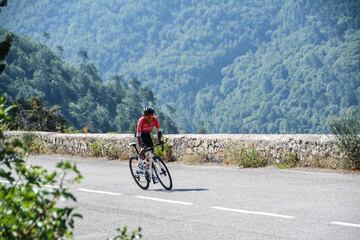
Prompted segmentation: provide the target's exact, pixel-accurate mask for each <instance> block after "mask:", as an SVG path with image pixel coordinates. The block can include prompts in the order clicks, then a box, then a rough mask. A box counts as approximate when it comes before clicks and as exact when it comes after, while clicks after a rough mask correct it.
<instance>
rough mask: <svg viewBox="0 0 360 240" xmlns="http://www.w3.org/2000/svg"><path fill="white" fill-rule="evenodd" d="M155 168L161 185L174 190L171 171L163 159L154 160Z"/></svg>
mask: <svg viewBox="0 0 360 240" xmlns="http://www.w3.org/2000/svg"><path fill="white" fill-rule="evenodd" d="M153 168H154V171H155V174H156V176H157V177H158V178H159V182H160V184H161V185H162V186H163V187H164V188H165V189H166V190H171V189H172V180H171V175H170V172H169V169H168V168H167V167H166V165H165V163H164V162H163V160H161V158H159V157H154V158H153Z"/></svg>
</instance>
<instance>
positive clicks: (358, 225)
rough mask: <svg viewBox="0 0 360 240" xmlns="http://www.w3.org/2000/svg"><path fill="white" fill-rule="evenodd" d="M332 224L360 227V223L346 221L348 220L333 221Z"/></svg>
mask: <svg viewBox="0 0 360 240" xmlns="http://www.w3.org/2000/svg"><path fill="white" fill-rule="evenodd" d="M331 224H335V225H341V226H347V227H358V228H360V224H355V223H346V222H331Z"/></svg>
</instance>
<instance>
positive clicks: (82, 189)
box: [77, 188, 123, 196]
mask: <svg viewBox="0 0 360 240" xmlns="http://www.w3.org/2000/svg"><path fill="white" fill-rule="evenodd" d="M77 190H79V191H83V192H90V193H100V194H108V195H117V196H120V195H123V194H122V193H116V192H105V191H98V190H91V189H86V188H78V189H77Z"/></svg>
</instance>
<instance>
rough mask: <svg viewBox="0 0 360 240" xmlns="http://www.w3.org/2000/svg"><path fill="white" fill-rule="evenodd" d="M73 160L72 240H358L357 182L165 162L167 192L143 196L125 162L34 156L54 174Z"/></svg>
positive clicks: (330, 175)
mask: <svg viewBox="0 0 360 240" xmlns="http://www.w3.org/2000/svg"><path fill="white" fill-rule="evenodd" d="M62 159H67V160H70V161H75V162H76V163H77V166H78V168H79V169H80V171H81V173H82V175H83V176H84V177H85V178H84V180H83V181H82V182H81V183H80V184H75V185H71V186H70V188H71V189H72V192H73V193H74V194H75V196H76V197H77V200H78V202H77V204H76V205H77V211H78V212H80V213H81V214H82V215H83V217H84V218H83V219H80V220H77V224H76V230H75V239H107V238H110V237H113V236H114V235H115V229H116V228H118V227H120V226H122V225H128V227H129V229H135V228H136V227H138V226H141V227H142V234H143V239H174V240H176V239H217V240H218V239H304V240H305V239H306V240H309V239H317V240H318V239H324V240H329V239H341V240H344V239H354V240H358V239H360V175H359V174H344V173H342V174H340V173H335V172H323V171H318V170H317V171H311V172H308V171H309V170H299V169H292V170H284V171H283V170H279V169H276V168H273V167H268V168H260V169H240V168H235V167H223V166H191V165H183V164H180V163H168V167H169V169H170V172H171V174H172V177H173V182H174V186H173V190H172V191H171V192H169V191H165V190H162V188H161V185H160V184H156V185H150V188H149V190H147V191H144V190H141V189H140V188H139V187H138V186H137V185H136V184H135V182H134V180H133V179H132V177H131V175H130V171H129V167H128V162H127V161H119V160H113V161H109V160H104V159H89V158H87V159H85V158H78V157H67V156H54V155H52V156H32V157H30V158H29V162H30V163H31V164H36V165H41V166H44V167H46V168H49V169H52V168H53V167H54V166H55V163H56V162H58V161H60V160H62Z"/></svg>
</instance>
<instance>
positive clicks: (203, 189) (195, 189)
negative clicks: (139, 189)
mask: <svg viewBox="0 0 360 240" xmlns="http://www.w3.org/2000/svg"><path fill="white" fill-rule="evenodd" d="M150 191H155V192H201V191H209V189H207V188H177V189H172V190H171V191H168V190H165V189H151V190H150Z"/></svg>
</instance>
